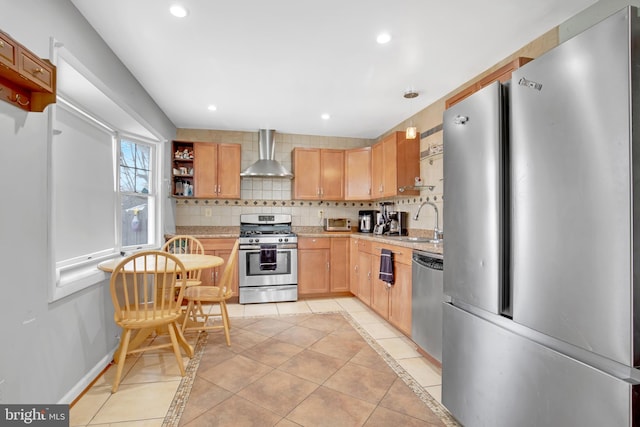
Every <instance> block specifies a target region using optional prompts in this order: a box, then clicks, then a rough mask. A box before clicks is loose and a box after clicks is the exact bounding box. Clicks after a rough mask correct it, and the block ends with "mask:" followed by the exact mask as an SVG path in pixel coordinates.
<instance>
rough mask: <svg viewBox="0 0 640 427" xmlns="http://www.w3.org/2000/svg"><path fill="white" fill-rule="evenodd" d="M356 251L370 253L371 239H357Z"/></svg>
mask: <svg viewBox="0 0 640 427" xmlns="http://www.w3.org/2000/svg"><path fill="white" fill-rule="evenodd" d="M358 251H360V252H366V253H368V254H370V253H371V241H370V240H358Z"/></svg>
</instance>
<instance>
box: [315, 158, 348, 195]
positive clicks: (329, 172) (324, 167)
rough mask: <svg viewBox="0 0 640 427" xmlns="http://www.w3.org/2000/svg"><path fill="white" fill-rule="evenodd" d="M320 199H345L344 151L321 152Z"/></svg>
mask: <svg viewBox="0 0 640 427" xmlns="http://www.w3.org/2000/svg"><path fill="white" fill-rule="evenodd" d="M320 162H321V165H320V173H321V175H322V180H321V186H320V198H321V199H323V200H343V199H344V150H320Z"/></svg>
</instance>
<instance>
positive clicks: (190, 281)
mask: <svg viewBox="0 0 640 427" xmlns="http://www.w3.org/2000/svg"><path fill="white" fill-rule="evenodd" d="M162 250H163V251H165V252H169V253H171V254H204V246H203V245H202V242H201V241H200V240H198V239H196V238H195V237H193V236H187V235H178V236H174V237H172V238H171V239H169V240H167V241H166V242H165V244H164V245H162ZM201 275H202V270H195V271H189V272H187V286H198V285H200V284H201V283H202V281H201Z"/></svg>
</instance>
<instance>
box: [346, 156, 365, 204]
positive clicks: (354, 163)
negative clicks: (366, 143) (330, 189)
mask: <svg viewBox="0 0 640 427" xmlns="http://www.w3.org/2000/svg"><path fill="white" fill-rule="evenodd" d="M344 198H345V200H371V147H363V148H354V149H352V150H346V151H345V195H344Z"/></svg>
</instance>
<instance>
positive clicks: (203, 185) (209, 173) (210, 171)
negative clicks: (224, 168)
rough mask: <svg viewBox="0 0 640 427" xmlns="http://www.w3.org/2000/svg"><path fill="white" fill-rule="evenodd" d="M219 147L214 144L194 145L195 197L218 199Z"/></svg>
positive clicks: (198, 143)
mask: <svg viewBox="0 0 640 427" xmlns="http://www.w3.org/2000/svg"><path fill="white" fill-rule="evenodd" d="M217 165H218V146H217V144H213V143H206V142H196V143H194V144H193V169H194V175H195V178H194V179H195V182H194V187H195V188H194V193H193V194H194V196H196V197H216V194H217V193H216V190H217V185H218V182H217V174H218V166H217Z"/></svg>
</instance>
